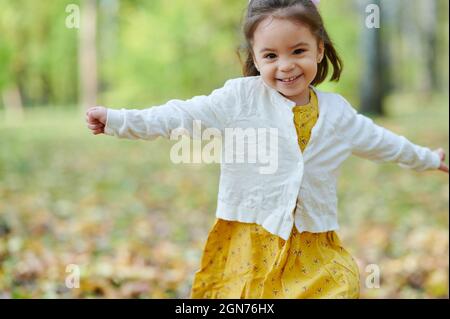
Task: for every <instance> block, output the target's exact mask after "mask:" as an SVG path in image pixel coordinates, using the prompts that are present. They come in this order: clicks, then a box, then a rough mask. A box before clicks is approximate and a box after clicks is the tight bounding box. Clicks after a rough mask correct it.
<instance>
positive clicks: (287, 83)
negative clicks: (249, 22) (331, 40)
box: [252, 17, 324, 105]
mask: <svg viewBox="0 0 450 319" xmlns="http://www.w3.org/2000/svg"><path fill="white" fill-rule="evenodd" d="M252 49H253V61H254V63H255V66H256V68H257V69H258V70H259V73H260V74H261V77H262V78H263V80H264V82H265V83H266V84H267V85H268V86H270V87H272V88H273V89H275V90H277V91H278V92H280V93H281V94H282V95H284V96H285V97H286V98H288V99H290V100H292V101H294V102H295V103H296V105H305V104H307V103H308V102H309V84H310V83H311V82H312V81H313V80H314V78H315V77H316V74H317V65H318V63H319V62H320V61H321V60H322V58H323V53H324V46H323V43H322V42H320V43H317V40H316V38H315V36H314V35H313V34H312V33H311V31H310V30H309V28H308V27H307V26H305V25H303V24H299V23H294V22H292V21H290V20H285V19H274V18H271V17H268V18H266V19H265V20H263V21H262V22H261V23H260V24H259V25H258V27H257V28H256V30H255V33H254V35H253V42H252Z"/></svg>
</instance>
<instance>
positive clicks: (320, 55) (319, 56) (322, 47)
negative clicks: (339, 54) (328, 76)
mask: <svg viewBox="0 0 450 319" xmlns="http://www.w3.org/2000/svg"><path fill="white" fill-rule="evenodd" d="M324 55H325V45H324V43H323V41H319V46H318V50H317V63H320V62H322V60H323V57H324Z"/></svg>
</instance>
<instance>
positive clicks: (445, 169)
mask: <svg viewBox="0 0 450 319" xmlns="http://www.w3.org/2000/svg"><path fill="white" fill-rule="evenodd" d="M435 152H436V153H438V155H439V157H440V158H441V166H439V168H438V169H439V170H440V171H443V172H445V173H447V174H448V166H447V164H445V151H444V150H443V149H442V148H438V149H437V150H435Z"/></svg>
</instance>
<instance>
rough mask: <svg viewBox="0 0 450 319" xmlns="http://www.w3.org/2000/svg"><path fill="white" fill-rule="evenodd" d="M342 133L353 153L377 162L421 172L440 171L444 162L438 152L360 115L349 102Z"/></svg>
mask: <svg viewBox="0 0 450 319" xmlns="http://www.w3.org/2000/svg"><path fill="white" fill-rule="evenodd" d="M340 132H342V135H343V136H342V137H343V138H344V139H345V140H346V141H347V142H348V143H349V146H350V148H351V151H352V154H354V155H356V156H360V157H363V158H366V159H369V160H372V161H374V162H376V163H382V162H394V163H397V164H398V165H399V166H400V167H402V168H408V169H413V170H415V171H418V172H420V171H425V170H433V169H437V168H439V166H440V163H441V160H440V157H439V155H438V154H437V153H436V152H433V151H432V150H430V149H429V148H427V147H422V146H419V145H416V144H413V143H412V142H411V141H409V140H408V139H407V138H405V137H404V136H401V135H397V134H395V133H393V132H392V131H390V130H388V129H386V128H383V127H381V126H379V125H377V124H375V123H374V122H373V120H372V119H370V118H368V117H366V116H364V115H362V114H359V113H358V112H357V111H356V110H355V109H354V108H353V107H352V106H351V105H350V103H348V102H347V101H345V99H344V103H343V113H342V118H341V126H340ZM338 134H341V133H339V132H338Z"/></svg>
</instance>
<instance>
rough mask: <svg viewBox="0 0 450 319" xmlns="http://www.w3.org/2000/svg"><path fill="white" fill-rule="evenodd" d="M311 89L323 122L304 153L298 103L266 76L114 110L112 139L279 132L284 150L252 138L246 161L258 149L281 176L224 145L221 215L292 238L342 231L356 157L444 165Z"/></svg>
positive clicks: (338, 99)
mask: <svg viewBox="0 0 450 319" xmlns="http://www.w3.org/2000/svg"><path fill="white" fill-rule="evenodd" d="M312 88H313V89H314V91H315V92H316V94H317V97H318V102H319V118H318V120H317V123H316V125H315V126H314V127H313V129H312V132H311V138H310V140H309V142H308V144H307V146H306V149H305V150H304V152H303V154H302V152H301V150H300V147H299V145H298V140H297V132H296V129H295V125H294V120H293V116H294V114H293V112H292V108H293V107H294V106H295V103H294V102H293V101H290V100H288V99H286V98H285V97H283V96H282V95H281V94H280V93H279V92H277V91H276V90H274V89H272V88H271V87H269V86H268V85H267V84H265V83H264V81H263V80H262V78H261V77H260V76H254V77H243V78H237V79H232V80H228V81H227V82H226V83H225V85H224V86H223V87H222V88H219V89H216V90H214V91H213V92H212V93H211V94H210V95H209V96H196V97H194V98H192V99H190V100H186V101H181V100H171V101H169V102H167V103H166V104H164V105H160V106H155V107H151V108H149V109H145V110H125V109H120V110H112V109H108V112H107V122H106V127H105V134H107V135H114V136H117V137H120V138H129V139H137V138H140V139H148V140H153V139H155V138H157V137H158V136H163V137H166V138H169V137H170V136H171V133H173V131H174V130H175V129H177V128H184V129H185V130H187V132H188V133H189V134H190V136H191V137H193V134H194V133H195V131H196V129H197V128H198V127H200V129H202V130H203V132H204V130H205V129H206V128H216V129H218V130H219V131H220V133H222V134H225V135H226V134H227V131H226V128H228V129H229V128H243V129H252V128H267V129H269V128H272V129H271V130H270V131H269V133H268V134H269V137H270V138H271V141H273V140H275V141H277V142H278V145H277V144H275V146H274V145H273V143H272V144H271V143H264V144H262V143H260V140H259V139H251V138H249V139H246V140H244V142H243V143H244V146H246V147H247V149H246V150H245V151H244V153H245V155H247V156H248V153H249V151H248V150H250V149H251V147H256V149H258V147H261V150H263V151H268V152H272V153H270V154H272V156H271V158H272V159H275V160H277V167H276V170H269V172H267V162H266V163H263V162H262V161H259V162H258V161H257V162H256V163H251V161H248V160H247V161H246V162H244V163H237V162H236V161H235V162H230V161H228V162H227V161H225V160H224V154H225V152H226V151H227V148H230V147H232V146H230V145H229V144H230V143H228V142H227V141H225V143H222V144H223V145H222V146H221V147H222V158H221V159H222V160H221V174H220V183H219V194H218V199H217V210H216V217H217V218H221V219H225V220H234V221H240V222H246V223H257V224H259V225H261V226H263V227H264V228H265V229H266V230H268V231H269V232H271V233H272V234H275V235H278V236H280V237H281V238H283V239H285V240H286V239H288V238H289V236H290V234H291V231H292V227H293V226H294V224H295V226H296V227H297V229H298V231H299V232H303V231H309V232H325V231H330V230H336V229H338V218H337V192H336V185H337V178H338V175H339V169H340V166H341V164H342V163H343V162H344V161H345V160H346V159H347V158H348V157H349V156H350V155H351V154H355V155H358V156H361V157H364V158H366V159H369V160H372V161H375V162H396V163H398V165H400V166H401V167H403V168H410V169H414V170H416V171H424V170H429V169H437V168H438V167H439V166H440V158H439V155H438V154H437V153H436V152H433V151H431V150H430V149H428V148H425V147H421V146H418V145H415V144H413V143H411V142H410V141H409V140H407V139H406V138H405V137H403V136H398V135H396V134H394V133H392V132H391V131H389V130H387V129H384V128H382V127H380V126H378V125H376V124H375V123H374V122H373V121H372V120H371V119H370V118H368V117H365V116H363V115H361V114H358V113H357V112H356V110H355V109H354V108H353V107H352V106H351V105H350V104H349V103H348V102H347V101H346V100H345V99H344V98H343V97H342V96H340V95H338V94H334V93H325V92H321V91H318V90H317V89H316V88H314V87H312ZM194 120H199V121H201V125H200V126H197V125H196V124H195V123H194ZM274 129H275V130H274ZM225 137H227V136H225ZM272 138H274V139H272ZM237 143H238V142H237ZM259 144H261V145H260V146H259ZM241 155H242V154H241ZM264 168H266V172H265V173H264ZM294 212H295V214H294Z"/></svg>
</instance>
